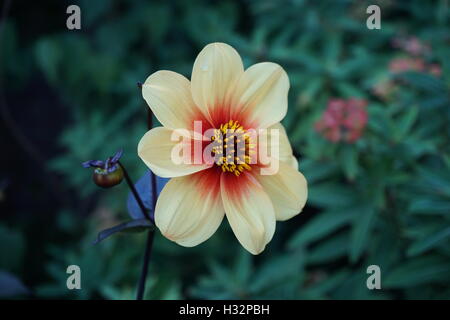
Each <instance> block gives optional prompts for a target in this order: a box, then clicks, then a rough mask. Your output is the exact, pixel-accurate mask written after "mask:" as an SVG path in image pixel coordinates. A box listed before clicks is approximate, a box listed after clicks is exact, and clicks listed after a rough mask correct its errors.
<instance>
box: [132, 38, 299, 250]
mask: <svg viewBox="0 0 450 320" xmlns="http://www.w3.org/2000/svg"><path fill="white" fill-rule="evenodd" d="M288 90H289V79H288V76H287V74H286V72H285V71H284V70H283V69H282V68H281V67H280V66H279V65H277V64H275V63H270V62H263V63H258V64H255V65H253V66H251V67H249V68H248V69H246V70H245V71H244V66H243V63H242V60H241V57H240V56H239V54H238V53H237V52H236V50H235V49H233V48H232V47H231V46H229V45H227V44H224V43H212V44H209V45H207V46H206V47H205V48H204V49H203V50H202V51H201V52H200V53H199V55H198V56H197V58H196V60H195V63H194V66H193V69H192V76H191V81H189V80H188V79H187V78H185V77H184V76H182V75H180V74H178V73H175V72H172V71H165V70H163V71H158V72H155V73H153V74H152V75H150V76H149V77H148V78H147V80H146V81H145V83H144V84H143V85H142V94H143V97H144V99H145V100H146V102H147V104H148V105H149V107H150V108H151V110H152V111H153V113H154V115H155V116H156V117H157V119H158V120H159V121H160V123H161V124H162V125H163V126H162V127H156V128H153V129H151V130H150V131H148V132H147V133H146V134H145V135H144V136H143V137H142V139H141V140H140V142H139V145H138V154H139V156H140V158H141V159H142V160H143V161H144V163H145V164H146V165H147V166H148V167H149V168H150V169H151V170H152V171H153V172H154V173H155V174H157V175H159V176H161V177H168V178H171V179H170V181H169V182H168V183H167V184H166V186H165V187H164V188H163V190H162V191H161V194H160V195H159V198H158V200H157V203H156V208H155V224H156V226H157V227H158V229H159V230H160V231H161V233H162V234H163V235H164V236H165V237H166V238H168V239H170V240H172V241H174V242H176V243H178V244H180V245H182V246H186V247H192V246H195V245H198V244H200V243H202V242H203V241H205V240H207V239H208V238H209V237H211V235H212V234H213V233H214V232H215V231H216V230H217V228H218V227H219V225H220V224H221V222H222V220H223V219H224V217H225V216H226V217H227V220H228V222H229V224H230V226H231V228H232V230H233V232H234V234H235V236H236V237H237V239H238V241H239V242H240V243H241V244H242V246H243V247H244V248H245V249H247V250H248V251H249V252H251V253H252V254H259V253H261V252H262V251H263V250H264V248H265V246H266V245H267V243H268V242H269V241H270V240H271V239H272V237H273V235H274V232H275V226H276V221H277V220H279V221H283V220H287V219H290V218H292V217H293V216H295V215H297V214H298V213H299V212H301V210H302V208H303V207H304V205H305V203H306V198H307V182H306V180H305V178H304V176H303V175H302V174H301V173H300V172H299V171H298V164H297V160H296V159H295V157H294V156H293V153H292V148H291V146H290V143H289V141H288V138H287V135H286V131H285V129H284V128H283V126H282V125H281V124H280V121H281V120H282V119H283V118H284V116H285V115H286V112H287V105H288V99H287V96H288ZM180 139H181V140H182V141H180ZM180 147H181V148H180ZM266 149H270V152H267V154H266V153H265V152H264V150H266ZM180 150H181V152H180V154H182V155H181V159H182V160H183V161H179V160H180V159H178V160H176V159H175V158H176V156H174V155H177V154H178V152H179V151H180ZM199 154H200V155H201V157H198V155H199ZM263 155H264V157H263ZM192 157H194V160H192Z"/></svg>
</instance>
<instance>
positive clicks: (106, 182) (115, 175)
mask: <svg viewBox="0 0 450 320" xmlns="http://www.w3.org/2000/svg"><path fill="white" fill-rule="evenodd" d="M121 156H122V150H119V151H118V152H116V154H115V155H114V156H112V157H109V158H108V159H106V161H101V160H88V161H85V162H83V163H82V166H83V167H84V168H95V170H94V173H93V175H92V180H94V182H95V184H96V185H98V186H99V187H102V188H111V187H114V186H115V185H118V184H119V183H121V182H122V180H123V177H124V172H123V169H122V167H121V165H120V163H119V159H120V157H121Z"/></svg>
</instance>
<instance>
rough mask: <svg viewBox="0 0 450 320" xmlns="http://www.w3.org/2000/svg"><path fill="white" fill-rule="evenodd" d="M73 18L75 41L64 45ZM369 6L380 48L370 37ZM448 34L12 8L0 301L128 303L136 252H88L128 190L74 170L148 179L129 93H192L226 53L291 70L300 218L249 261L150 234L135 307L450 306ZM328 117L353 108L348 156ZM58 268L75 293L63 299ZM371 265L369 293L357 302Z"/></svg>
mask: <svg viewBox="0 0 450 320" xmlns="http://www.w3.org/2000/svg"><path fill="white" fill-rule="evenodd" d="M70 4H78V5H79V6H80V8H81V14H82V20H81V23H82V29H81V30H75V31H69V30H67V29H66V18H67V16H68V15H67V14H66V13H65V12H66V8H67V6H68V5H70ZM370 4H378V5H379V6H380V7H381V18H382V22H381V26H382V28H381V30H368V29H367V27H366V19H367V17H368V14H367V13H366V8H367V6H368V5H370ZM449 31H450V30H449V6H448V1H446V0H440V1H420V0H410V1H406V0H405V1H394V0H383V1H375V0H374V1H349V0H340V1H331V0H328V1H312V0H285V1H270V0H258V1H250V0H240V1H230V0H223V1H201V0H193V1H182V0H175V1H137V0H127V1H126V0H119V1H109V0H98V1H87V0H83V1H75V0H73V1H39V2H27V1H12V3H11V6H10V12H9V14H8V18H7V19H6V21H4V23H3V28H2V38H1V47H0V48H1V69H0V72H1V77H2V85H1V89H2V101H0V102H1V106H2V107H1V115H2V118H1V119H2V126H1V129H0V130H1V135H0V141H1V146H2V147H1V150H2V157H1V160H0V161H1V166H0V208H1V216H0V219H1V220H0V295H2V297H8V298H9V297H30V296H31V297H36V298H68V299H94V298H95V299H99V298H100V299H101V298H104V299H130V298H133V297H134V295H135V289H136V283H137V279H138V275H139V271H140V266H141V259H142V255H143V250H144V243H145V236H144V234H143V233H135V234H119V235H114V236H112V237H111V238H109V239H107V240H105V241H103V242H101V243H99V244H97V245H93V244H92V241H93V240H94V239H95V238H96V234H97V232H98V231H99V230H101V229H104V228H107V227H111V226H113V225H114V224H116V223H119V222H121V221H124V220H127V219H129V217H128V213H127V210H126V197H127V193H128V191H127V188H126V186H125V184H122V185H120V186H118V187H116V188H114V189H111V190H107V191H105V190H99V189H98V188H97V187H96V186H95V185H94V184H93V183H92V182H91V176H90V175H91V173H90V172H89V170H86V169H83V168H82V167H81V165H80V163H81V162H82V161H85V160H88V159H92V158H94V159H105V158H106V157H107V156H109V155H112V154H113V153H114V152H115V151H116V150H118V149H120V148H123V149H124V157H123V160H122V161H123V163H124V164H125V165H126V166H127V167H128V168H129V171H130V173H131V176H132V177H133V178H134V179H137V178H138V177H139V176H141V175H143V174H144V173H145V171H146V167H145V165H144V164H143V163H142V162H141V161H140V160H139V158H138V157H137V154H136V146H137V143H138V141H139V139H140V137H141V136H142V135H143V134H144V133H145V132H146V105H145V102H144V100H143V99H142V97H141V93H140V90H138V89H137V87H136V83H137V82H138V81H144V80H145V79H146V77H147V76H148V75H150V74H151V73H153V72H155V71H157V70H160V69H168V70H174V71H177V72H179V73H182V74H184V75H185V76H187V77H190V73H191V68H192V64H193V61H194V59H195V56H196V54H197V53H198V52H199V51H200V50H201V49H202V48H203V46H204V45H206V44H207V43H210V42H216V41H222V42H226V43H229V44H230V45H232V46H234V47H235V48H236V49H237V50H238V51H239V52H240V54H241V55H242V57H243V60H244V64H245V66H246V67H248V66H249V65H251V64H253V63H257V62H260V61H274V62H277V63H279V64H280V65H282V66H283V67H284V68H285V69H286V71H287V73H288V75H289V78H290V81H291V90H290V93H289V112H288V115H287V117H286V118H285V120H284V121H283V123H284V125H285V126H286V128H287V130H288V134H289V138H290V141H291V143H292V145H293V147H294V149H295V154H296V155H297V157H298V159H299V167H300V170H301V171H302V172H303V173H304V174H305V176H306V177H307V180H308V182H309V199H308V202H307V206H306V208H305V209H304V212H302V213H301V214H300V215H298V216H296V217H295V218H293V219H292V220H290V221H288V222H285V223H279V224H278V225H277V232H276V234H275V236H274V239H273V240H272V242H271V243H270V244H269V245H268V246H267V248H266V250H265V251H264V253H263V254H261V255H260V256H256V257H255V256H251V255H250V254H248V253H247V252H245V251H244V249H242V248H241V246H240V245H239V243H238V242H237V241H236V239H235V238H234V235H233V234H232V232H231V229H230V228H229V226H228V224H227V223H223V224H222V226H221V228H220V229H219V231H218V232H217V233H216V234H215V235H214V236H213V237H212V238H211V239H210V240H208V241H207V242H205V243H203V244H201V245H199V246H197V247H195V248H183V247H180V246H177V245H176V244H173V243H172V242H170V241H169V240H167V239H165V238H163V237H161V235H160V234H159V233H157V236H156V239H155V247H154V252H153V258H152V261H151V265H150V277H149V280H148V283H147V288H148V289H147V295H146V298H149V299H178V298H200V299H219V298H225V299H228V298H237V299H239V298H250V299H257V298H270V299H421V298H424V299H439V298H444V299H448V298H450V247H449V244H450V241H449V239H450V223H449V222H450V141H449V138H450V108H449V107H450V103H449V97H450V96H449V84H450V81H449V80H450V65H449V62H450V60H449V56H450V46H449V42H450V41H449V40H450V39H449V35H450V33H449ZM333 99H343V100H345V101H349V99H350V100H351V99H359V101H363V103H362V104H364V113H365V116H366V117H367V119H368V120H367V124H365V123H363V124H362V126H363V131H362V132H361V134H360V136H358V137H357V139H355V140H354V141H351V142H349V141H346V140H345V139H336V137H335V138H330V137H329V136H327V135H326V134H324V132H323V131H321V130H318V126H317V125H316V124H317V122H318V121H320V120H319V119H321V118H322V117H325V114H326V113H324V111H325V110H326V109H327V108H329V107H330V104H331V102H332V101H335V100H333ZM331 120H333V119H331ZM335 120H336V119H335ZM328 125H329V126H331V127H332V126H334V125H335V126H337V125H336V123H335V122H333V121H331V122H329V123H328ZM331 127H330V129H333V128H331ZM334 129H336V130H338V131H339V130H341V131H342V132H341V131H339V132H340V134H341V135H342V134H345V130H347V129H348V128H347V129H345V128H342V127H334ZM70 264H77V265H79V266H80V267H81V270H82V290H73V291H69V290H67V288H66V279H67V276H68V275H67V274H66V268H67V266H68V265H70ZM372 264H376V265H379V266H380V268H381V276H382V278H381V280H382V290H368V289H367V287H366V279H367V277H368V274H367V273H366V268H367V267H368V266H369V265H372Z"/></svg>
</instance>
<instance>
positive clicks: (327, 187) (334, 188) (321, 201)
mask: <svg viewBox="0 0 450 320" xmlns="http://www.w3.org/2000/svg"><path fill="white" fill-rule="evenodd" d="M354 196H355V192H354V191H353V190H351V188H349V187H347V186H345V185H342V184H338V183H335V182H324V183H320V184H313V185H311V186H310V187H309V188H308V202H309V204H312V205H316V206H320V207H344V206H348V205H350V204H351V203H352V202H353V201H354Z"/></svg>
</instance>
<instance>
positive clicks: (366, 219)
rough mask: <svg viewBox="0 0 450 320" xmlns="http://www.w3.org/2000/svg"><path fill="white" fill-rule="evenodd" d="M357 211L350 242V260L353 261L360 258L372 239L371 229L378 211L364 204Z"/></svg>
mask: <svg viewBox="0 0 450 320" xmlns="http://www.w3.org/2000/svg"><path fill="white" fill-rule="evenodd" d="M356 211H357V212H358V213H357V214H356V215H355V216H354V222H353V227H352V234H351V243H350V260H351V261H352V262H356V261H357V260H358V259H359V257H360V256H361V254H362V252H363V251H364V249H365V247H366V245H367V242H368V240H369V239H370V231H371V228H372V225H373V221H374V216H375V212H376V211H375V209H374V208H373V207H372V206H369V205H362V206H360V207H359V208H358V209H356Z"/></svg>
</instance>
